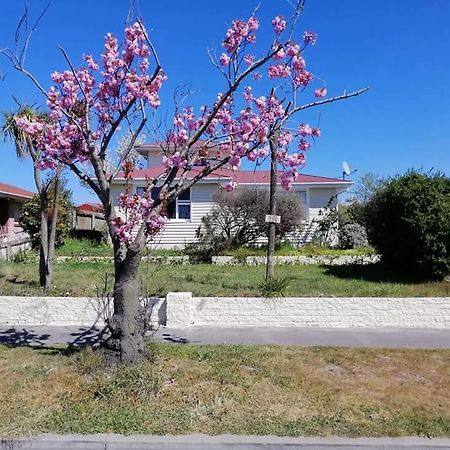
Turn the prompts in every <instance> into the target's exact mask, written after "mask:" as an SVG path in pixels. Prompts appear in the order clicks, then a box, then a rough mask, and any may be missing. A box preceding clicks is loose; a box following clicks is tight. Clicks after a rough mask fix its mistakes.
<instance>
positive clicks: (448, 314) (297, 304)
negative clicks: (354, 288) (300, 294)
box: [167, 293, 450, 328]
mask: <svg viewBox="0 0 450 450" xmlns="http://www.w3.org/2000/svg"><path fill="white" fill-rule="evenodd" d="M178 308H180V309H179V311H178V312H176V311H175V310H176V309H178ZM186 310H188V312H186ZM188 317H189V318H190V319H189V324H190V325H201V326H202V325H203V326H217V327H220V326H222V327H226V326H228V327H238V326H296V327H309V326H315V327H338V328H351V327H368V328H376V327H400V328H450V298H314V297H311V298H271V299H265V298H259V297H258V298H251V297H248V298H245V297H244V298H235V297H222V298H218V297H191V298H190V299H189V297H188V296H187V295H186V293H183V298H181V297H180V296H178V294H175V293H173V294H170V296H168V298H167V326H171V327H182V326H186V320H187V318H188Z"/></svg>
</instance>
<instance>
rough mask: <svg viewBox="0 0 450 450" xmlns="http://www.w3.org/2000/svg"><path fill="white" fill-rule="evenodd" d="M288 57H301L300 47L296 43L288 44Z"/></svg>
mask: <svg viewBox="0 0 450 450" xmlns="http://www.w3.org/2000/svg"><path fill="white" fill-rule="evenodd" d="M286 55H287V56H289V57H294V56H300V45H298V44H296V43H291V44H288V46H287V49H286Z"/></svg>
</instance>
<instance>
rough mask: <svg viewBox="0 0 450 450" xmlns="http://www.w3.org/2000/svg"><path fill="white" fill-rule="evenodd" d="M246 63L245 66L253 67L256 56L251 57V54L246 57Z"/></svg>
mask: <svg viewBox="0 0 450 450" xmlns="http://www.w3.org/2000/svg"><path fill="white" fill-rule="evenodd" d="M244 62H245V64H248V65H249V66H250V65H252V64H253V63H254V62H255V56H254V55H250V54H248V55H245V56H244Z"/></svg>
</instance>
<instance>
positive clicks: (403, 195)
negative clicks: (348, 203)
mask: <svg viewBox="0 0 450 450" xmlns="http://www.w3.org/2000/svg"><path fill="white" fill-rule="evenodd" d="M367 229H368V236H369V241H370V242H371V243H372V244H373V246H374V247H375V248H376V249H377V251H378V252H379V253H380V254H381V256H382V259H383V261H384V262H386V263H387V264H389V265H390V266H392V267H395V268H402V269H403V270H405V271H408V272H410V271H414V272H415V273H418V274H420V275H423V276H426V277H431V278H443V277H444V276H445V275H446V274H448V273H449V272H450V178H448V177H445V176H444V175H443V174H435V175H425V174H422V173H419V172H415V171H410V172H408V173H407V174H405V175H403V176H400V177H397V178H395V179H392V180H390V181H389V182H387V184H386V185H385V186H384V187H383V188H382V189H381V190H380V191H379V192H377V193H376V194H375V195H374V197H373V198H372V200H371V201H370V202H369V204H368V208H367Z"/></svg>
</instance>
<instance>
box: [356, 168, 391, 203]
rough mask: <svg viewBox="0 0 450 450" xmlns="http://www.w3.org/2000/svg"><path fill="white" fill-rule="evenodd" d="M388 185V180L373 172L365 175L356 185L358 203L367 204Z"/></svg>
mask: <svg viewBox="0 0 450 450" xmlns="http://www.w3.org/2000/svg"><path fill="white" fill-rule="evenodd" d="M384 184H386V179H385V178H383V177H381V176H380V175H377V174H376V173H373V172H367V173H366V174H364V175H363V176H362V177H361V178H360V179H359V180H358V181H357V182H356V185H355V189H354V199H355V201H356V202H358V203H367V202H368V201H370V199H371V198H372V197H373V196H374V195H375V194H376V193H377V192H378V190H379V189H380V188H381V187H383V185H384Z"/></svg>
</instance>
